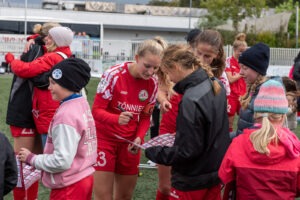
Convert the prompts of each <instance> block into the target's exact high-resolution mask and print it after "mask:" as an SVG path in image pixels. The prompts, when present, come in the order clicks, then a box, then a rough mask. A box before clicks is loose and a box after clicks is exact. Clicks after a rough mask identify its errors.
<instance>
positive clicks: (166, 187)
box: [157, 165, 171, 195]
mask: <svg viewBox="0 0 300 200" xmlns="http://www.w3.org/2000/svg"><path fill="white" fill-rule="evenodd" d="M157 171H158V180H159V182H158V190H159V191H160V192H161V193H162V194H164V195H169V194H170V189H171V167H168V166H165V165H158V168H157Z"/></svg>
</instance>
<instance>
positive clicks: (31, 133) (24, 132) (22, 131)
mask: <svg viewBox="0 0 300 200" xmlns="http://www.w3.org/2000/svg"><path fill="white" fill-rule="evenodd" d="M10 132H11V135H12V136H13V137H35V136H36V135H37V131H36V129H33V128H20V127H17V126H10Z"/></svg>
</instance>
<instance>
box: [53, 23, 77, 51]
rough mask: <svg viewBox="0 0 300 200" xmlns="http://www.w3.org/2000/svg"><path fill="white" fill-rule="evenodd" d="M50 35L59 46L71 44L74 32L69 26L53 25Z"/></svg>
mask: <svg viewBox="0 0 300 200" xmlns="http://www.w3.org/2000/svg"><path fill="white" fill-rule="evenodd" d="M49 35H51V37H52V39H53V40H54V42H55V44H56V45H57V46H58V47H63V46H70V45H71V43H72V40H73V36H74V33H73V31H72V30H71V29H70V28H68V27H53V28H51V29H50V30H49Z"/></svg>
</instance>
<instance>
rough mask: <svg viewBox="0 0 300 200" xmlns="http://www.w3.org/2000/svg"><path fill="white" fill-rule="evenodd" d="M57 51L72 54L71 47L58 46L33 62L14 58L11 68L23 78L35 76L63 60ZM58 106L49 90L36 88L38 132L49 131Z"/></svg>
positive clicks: (34, 95)
mask: <svg viewBox="0 0 300 200" xmlns="http://www.w3.org/2000/svg"><path fill="white" fill-rule="evenodd" d="M56 52H62V53H64V54H66V55H67V56H68V57H70V56H71V55H72V52H71V50H70V48H69V47H57V48H56V49H55V50H54V52H49V53H46V54H44V55H43V56H41V57H39V58H37V59H35V60H33V61H32V62H23V61H21V60H14V61H12V62H11V69H12V71H13V72H14V73H15V74H16V75H17V76H19V77H21V78H32V77H35V76H37V75H39V74H42V73H44V72H47V71H49V70H51V68H52V67H53V66H54V65H56V64H57V63H59V62H60V61H62V60H63V57H62V56H61V55H59V54H57V53H56ZM58 106H59V102H58V101H54V100H52V96H51V93H50V91H49V90H41V89H38V88H36V87H35V88H34V90H33V105H32V110H33V111H32V112H33V117H34V121H35V125H36V128H37V132H38V133H40V134H42V133H47V132H48V128H49V125H50V122H51V120H52V118H53V115H54V113H55V111H56V109H57V108H58Z"/></svg>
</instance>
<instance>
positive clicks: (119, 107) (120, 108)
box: [118, 105, 126, 112]
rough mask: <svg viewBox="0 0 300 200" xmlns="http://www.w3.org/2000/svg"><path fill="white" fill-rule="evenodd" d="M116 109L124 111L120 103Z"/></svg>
mask: <svg viewBox="0 0 300 200" xmlns="http://www.w3.org/2000/svg"><path fill="white" fill-rule="evenodd" d="M118 109H119V110H121V111H122V112H126V110H124V109H123V108H122V107H121V106H120V105H118Z"/></svg>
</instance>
